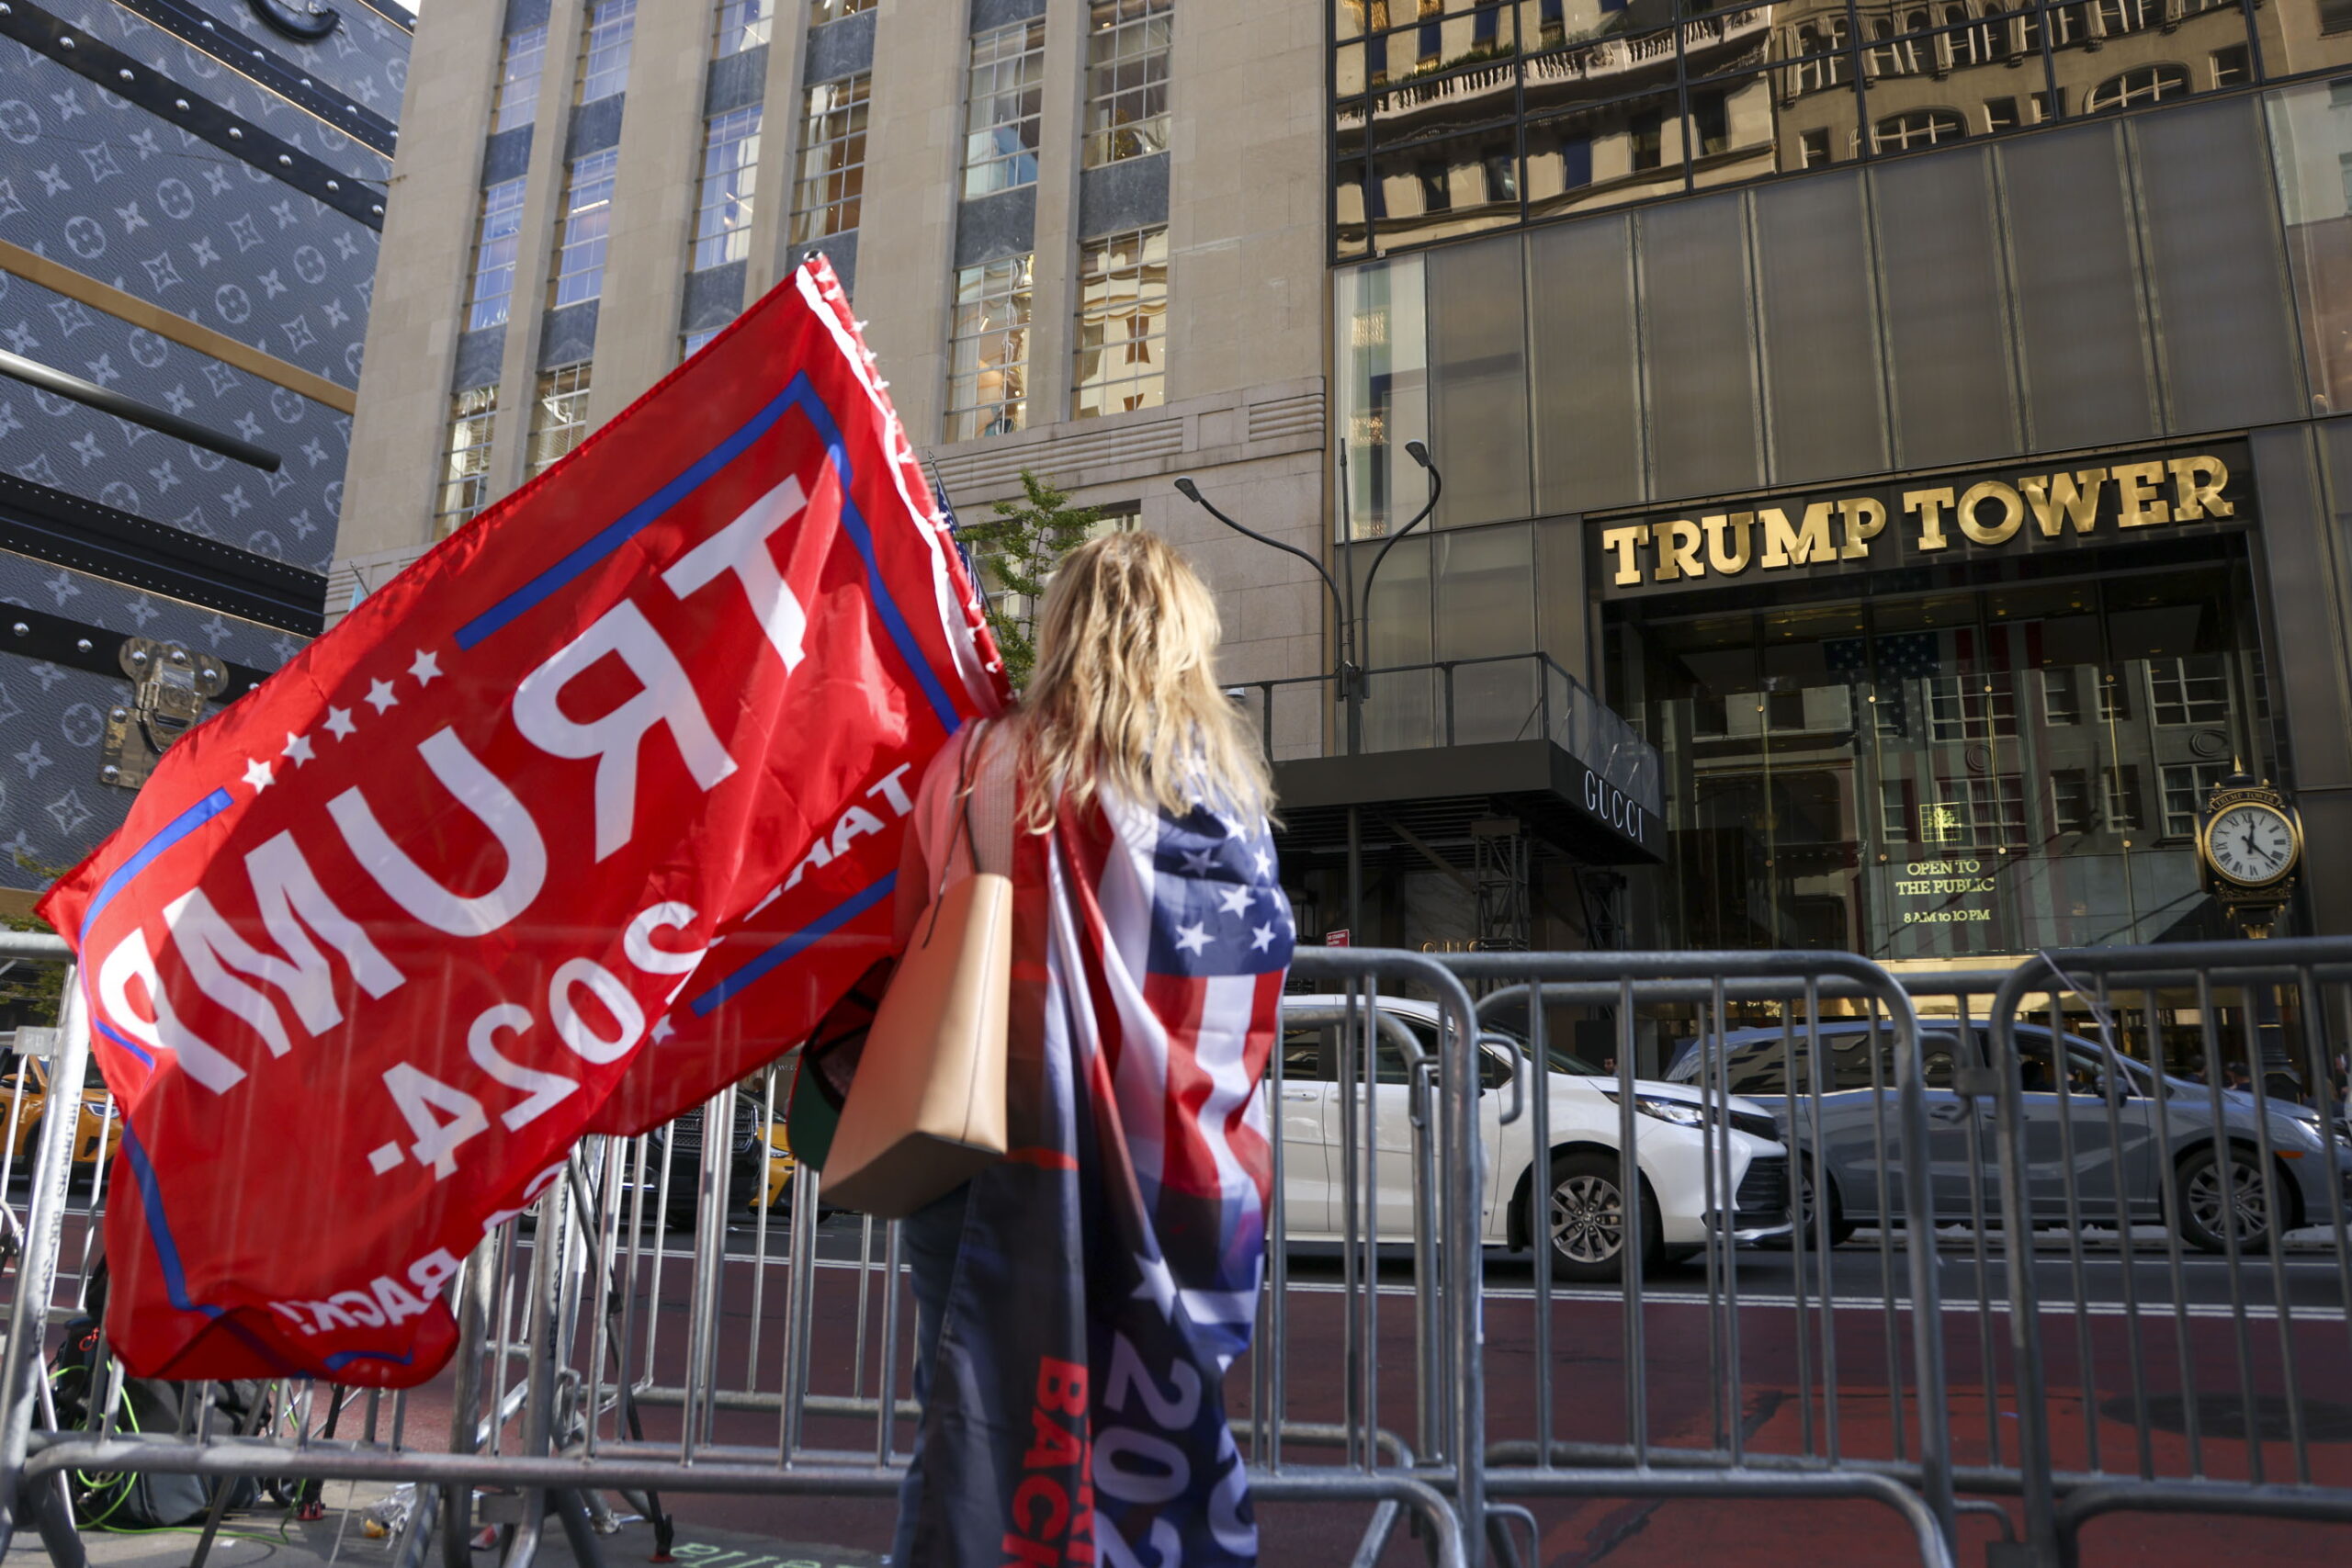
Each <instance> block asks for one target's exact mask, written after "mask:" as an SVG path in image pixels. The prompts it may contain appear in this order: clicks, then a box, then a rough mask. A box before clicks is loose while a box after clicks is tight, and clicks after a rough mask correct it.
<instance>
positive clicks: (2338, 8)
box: [2319, 0, 2352, 38]
mask: <svg viewBox="0 0 2352 1568" xmlns="http://www.w3.org/2000/svg"><path fill="white" fill-rule="evenodd" d="M2319 31H2320V36H2321V37H2322V38H2332V37H2334V36H2335V34H2337V33H2352V0H2319Z"/></svg>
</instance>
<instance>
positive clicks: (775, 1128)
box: [752, 1116, 798, 1209]
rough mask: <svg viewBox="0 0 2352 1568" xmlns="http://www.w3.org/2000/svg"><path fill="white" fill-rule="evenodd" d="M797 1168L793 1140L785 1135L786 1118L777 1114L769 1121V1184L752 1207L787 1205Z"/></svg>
mask: <svg viewBox="0 0 2352 1568" xmlns="http://www.w3.org/2000/svg"><path fill="white" fill-rule="evenodd" d="M797 1168H798V1162H797V1161H796V1160H794V1159H793V1157H792V1140H791V1139H790V1138H788V1137H786V1135H785V1131H784V1118H783V1117H782V1116H776V1117H775V1118H773V1119H772V1120H771V1121H770V1122H768V1179H767V1186H766V1188H765V1189H764V1190H763V1191H761V1192H760V1193H759V1194H758V1195H757V1196H756V1197H754V1198H753V1199H752V1208H754V1209H781V1208H783V1207H785V1206H786V1201H788V1199H789V1197H790V1194H791V1191H792V1173H793V1171H794V1170H796V1169H797Z"/></svg>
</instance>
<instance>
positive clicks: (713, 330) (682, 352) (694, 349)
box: [678, 327, 727, 360]
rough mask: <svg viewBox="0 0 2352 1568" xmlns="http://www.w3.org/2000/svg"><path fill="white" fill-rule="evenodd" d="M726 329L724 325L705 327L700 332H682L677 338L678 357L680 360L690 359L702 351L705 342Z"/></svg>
mask: <svg viewBox="0 0 2352 1568" xmlns="http://www.w3.org/2000/svg"><path fill="white" fill-rule="evenodd" d="M726 330H727V329H726V328H724V327H705V328H703V329H702V330H701V331H700V332H691V333H684V334H682V335H681V336H680V337H679V339H678V357H679V358H680V359H681V360H685V359H692V358H693V357H694V356H695V355H697V354H700V353H701V352H702V350H703V345H704V344H707V343H708V342H709V341H710V340H711V339H713V338H715V337H717V336H718V334H719V333H722V332H725V331H726Z"/></svg>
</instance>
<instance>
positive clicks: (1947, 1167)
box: [1666, 1019, 2352, 1252]
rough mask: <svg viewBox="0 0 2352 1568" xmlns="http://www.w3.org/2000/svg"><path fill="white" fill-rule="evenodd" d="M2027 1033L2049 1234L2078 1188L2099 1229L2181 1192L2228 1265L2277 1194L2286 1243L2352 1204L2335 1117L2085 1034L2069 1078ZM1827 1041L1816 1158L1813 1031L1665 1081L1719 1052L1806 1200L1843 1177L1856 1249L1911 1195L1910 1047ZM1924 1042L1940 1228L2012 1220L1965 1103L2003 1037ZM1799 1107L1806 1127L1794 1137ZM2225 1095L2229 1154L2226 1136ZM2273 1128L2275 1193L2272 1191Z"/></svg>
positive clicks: (1689, 1055)
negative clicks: (1898, 1057) (1899, 1063)
mask: <svg viewBox="0 0 2352 1568" xmlns="http://www.w3.org/2000/svg"><path fill="white" fill-rule="evenodd" d="M2017 1034H2018V1052H2019V1055H2020V1057H2021V1061H2020V1064H2019V1066H2020V1074H2021V1081H2022V1087H2023V1097H2022V1105H2023V1110H2024V1134H2025V1156H2026V1188H2027V1192H2026V1197H2027V1201H2028V1203H2029V1205H2030V1207H2029V1213H2030V1214H2031V1216H2032V1218H2033V1220H2034V1221H2035V1223H2037V1224H2064V1223H2065V1222H2066V1221H2067V1219H2068V1209H2067V1197H2068V1194H2067V1190H2068V1188H2069V1186H2070V1185H2071V1186H2072V1188H2073V1192H2074V1212H2075V1217H2077V1218H2078V1219H2079V1220H2080V1221H2081V1222H2082V1223H2084V1224H2099V1225H2111V1224H2114V1223H2115V1218H2116V1206H2117V1200H2118V1197H2119V1195H2120V1198H2121V1200H2122V1201H2123V1204H2124V1212H2125V1213H2127V1214H2128V1215H2129V1216H2130V1217H2131V1221H2132V1222H2133V1223H2135V1224H2164V1223H2165V1218H2166V1207H2167V1195H2168V1194H2169V1198H2170V1206H2171V1209H2172V1212H2173V1213H2176V1214H2177V1216H2178V1221H2179V1230H2180V1236H2181V1239H2182V1240H2183V1241H2185V1242H2187V1243H2188V1244H2189V1245H2190V1246H2193V1247H2200V1248H2203V1249H2204V1250H2206V1251H2209V1252H2222V1251H2225V1250H2226V1249H2227V1246H2228V1243H2227V1242H2226V1241H2225V1239H2224V1237H2223V1235H2222V1226H2223V1224H2224V1222H2223V1218H2222V1216H2223V1214H2224V1213H2229V1212H2232V1211H2234V1213H2235V1214H2236V1216H2237V1227H2236V1228H2237V1245H2238V1247H2240V1248H2241V1249H2253V1248H2256V1247H2264V1246H2266V1245H2267V1241H2268V1237H2269V1230H2270V1225H2271V1223H2272V1215H2271V1212H2270V1211H2271V1198H2272V1193H2273V1192H2274V1191H2275V1192H2276V1193H2277V1194H2278V1197H2279V1198H2280V1199H2281V1200H2282V1201H2283V1202H2284V1204H2285V1207H2286V1209H2287V1213H2286V1214H2285V1215H2284V1216H2283V1228H2284V1229H2285V1230H2294V1229H2296V1228H2298V1227H2300V1226H2302V1225H2307V1224H2324V1223H2326V1221H2327V1219H2328V1217H2329V1215H2330V1213H2332V1210H2331V1206H2330V1202H2329V1198H2328V1189H2329V1187H2330V1186H2331V1185H2332V1186H2334V1188H2335V1190H2336V1192H2337V1193H2338V1194H2339V1195H2341V1198H2342V1200H2343V1201H2345V1202H2346V1205H2347V1206H2352V1127H2347V1126H2346V1122H2345V1121H2344V1119H2343V1118H2342V1117H2341V1116H2336V1117H2335V1118H2333V1120H2328V1119H2324V1117H2323V1114H2322V1112H2320V1111H2314V1110H2312V1109H2311V1108H2310V1107H2307V1106H2302V1105H2298V1104H2296V1103H2294V1102H2292V1101H2291V1100H2283V1099H2279V1098H2277V1097H2273V1098H2271V1099H2270V1100H2268V1101H2267V1104H2266V1105H2265V1106H2264V1107H2263V1108H2262V1110H2260V1111H2257V1110H2256V1105H2255V1102H2254V1100H2253V1098H2252V1097H2251V1096H2249V1095H2245V1094H2243V1093H2240V1092H2237V1091H2235V1090H2230V1089H2223V1090H2221V1091H2219V1093H2218V1097H2217V1094H2216V1091H2215V1090H2213V1089H2209V1088H2207V1087H2206V1086H2205V1085H2203V1084H2198V1083H2191V1082H2189V1081H2188V1080H2187V1079H2184V1078H2177V1077H2169V1076H2166V1075H2163V1074H2159V1073H2155V1072H2154V1071H2152V1070H2150V1069H2149V1068H2148V1067H2147V1066H2145V1065H2143V1064H2142V1063H2140V1062H2137V1061H2134V1060H2132V1059H2131V1058H2130V1057H2127V1056H2124V1055H2120V1054H2118V1053H2116V1052H2113V1051H2110V1050H2109V1049H2107V1048H2105V1047H2103V1046H2100V1045H2098V1044H2097V1043H2094V1042H2091V1041H2088V1040H2084V1039H2082V1038H2080V1037H2078V1036H2075V1035H2072V1034H2069V1035H2064V1036H2057V1037H2055V1038H2056V1040H2057V1042H2058V1043H2059V1044H2060V1045H2061V1046H2062V1048H2063V1052H2064V1059H2063V1066H2061V1065H2059V1064H2058V1063H2056V1062H2054V1061H2053V1059H2052V1040H2053V1036H2052V1032H2051V1031H2050V1030H2048V1029H2046V1028H2040V1027H2035V1026H2032V1025H2027V1024H2019V1025H2018V1031H2017ZM1820 1035H1821V1042H1822V1046H1823V1054H1824V1056H1825V1058H1826V1060H1825V1061H1824V1062H1823V1064H1822V1070H1821V1072H1820V1074H1819V1080H1820V1089H1821V1115H1820V1134H1819V1143H1820V1146H1819V1149H1818V1151H1817V1152H1816V1150H1815V1134H1814V1130H1813V1113H1812V1111H1811V1109H1810V1105H1809V1099H1810V1095H1811V1091H1812V1089H1813V1087H1814V1082H1815V1073H1814V1070H1813V1067H1812V1066H1811V1064H1810V1062H1809V1060H1808V1056H1809V1041H1808V1039H1807V1033H1806V1031H1805V1030H1804V1029H1803V1028H1797V1029H1793V1030H1792V1031H1790V1032H1789V1033H1788V1035H1787V1036H1785V1037H1784V1036H1783V1034H1782V1032H1781V1030H1780V1029H1779V1028H1778V1027H1773V1028H1765V1029H1747V1030H1737V1031H1735V1032H1732V1033H1730V1034H1727V1035H1723V1036H1711V1037H1708V1038H1706V1039H1704V1040H1693V1041H1690V1042H1688V1043H1685V1044H1684V1046H1683V1047H1682V1049H1681V1050H1680V1051H1679V1053H1678V1054H1677V1055H1676V1056H1675V1059H1674V1061H1673V1064H1672V1065H1671V1066H1669V1067H1668V1071H1667V1075H1666V1076H1667V1078H1668V1081H1669V1082H1679V1083H1689V1084H1694V1085H1695V1084H1697V1083H1698V1082H1699V1080H1700V1068H1701V1065H1702V1061H1704V1060H1705V1057H1706V1054H1707V1053H1708V1052H1710V1051H1712V1052H1714V1053H1717V1054H1718V1055H1717V1056H1716V1063H1717V1065H1718V1066H1719V1068H1720V1070H1722V1071H1724V1072H1727V1074H1728V1081H1727V1083H1726V1082H1724V1080H1723V1079H1721V1078H1718V1077H1717V1072H1716V1071H1714V1070H1711V1071H1710V1072H1709V1073H1708V1075H1707V1076H1708V1077H1709V1078H1710V1079H1712V1080H1714V1081H1711V1082H1710V1083H1709V1084H1708V1085H1707V1088H1708V1089H1710V1090H1714V1089H1718V1088H1723V1087H1727V1088H1728V1089H1730V1091H1731V1092H1732V1093H1734V1094H1736V1095H1743V1096H1746V1097H1747V1098H1748V1099H1750V1100H1758V1101H1759V1102H1761V1103H1763V1104H1765V1105H1767V1106H1769V1107H1770V1108H1771V1110H1772V1113H1773V1115H1774V1116H1775V1117H1776V1118H1777V1119H1778V1120H1779V1122H1780V1124H1781V1127H1782V1128H1783V1129H1784V1137H1786V1139H1787V1141H1788V1142H1789V1144H1790V1145H1791V1146H1792V1148H1795V1149H1796V1150H1797V1151H1798V1153H1799V1156H1800V1176H1799V1182H1798V1187H1799V1194H1800V1201H1801V1202H1802V1201H1805V1200H1806V1199H1807V1198H1809V1195H1810V1192H1811V1190H1812V1188H1813V1185H1814V1177H1815V1171H1816V1170H1818V1171H1820V1172H1822V1173H1824V1174H1826V1186H1827V1189H1828V1191H1827V1198H1826V1201H1827V1205H1828V1218H1829V1223H1830V1235H1831V1239H1832V1240H1833V1241H1843V1240H1845V1239H1846V1238H1847V1237H1848V1236H1850V1235H1852V1234H1853V1231H1854V1228H1855V1227H1856V1225H1858V1224H1875V1223H1877V1222H1878V1220H1879V1218H1880V1212H1879V1201H1880V1198H1879V1194H1880V1190H1881V1188H1882V1185H1883V1187H1884V1189H1885V1190H1886V1191H1887V1193H1888V1194H1889V1196H1890V1198H1894V1197H1895V1195H1896V1194H1898V1193H1899V1187H1898V1185H1897V1184H1896V1182H1895V1181H1894V1172H1895V1171H1896V1170H1897V1169H1898V1168H1900V1166H1901V1162H1902V1160H1903V1158H1904V1155H1905V1150H1904V1146H1903V1132H1902V1127H1901V1125H1900V1118H1899V1117H1898V1116H1897V1115H1896V1111H1895V1096H1894V1065H1893V1039H1894V1037H1893V1033H1892V1032H1891V1031H1890V1030H1888V1029H1886V1028H1885V1027H1883V1026H1882V1027H1881V1028H1880V1029H1879V1030H1878V1031H1877V1032H1876V1033H1875V1034H1873V1032H1872V1031H1871V1028H1870V1026H1869V1024H1868V1023H1867V1022H1865V1021H1860V1020H1850V1021H1849V1020H1842V1019H1841V1020H1836V1021H1824V1022H1823V1023H1822V1025H1821V1029H1820ZM1920 1045H1921V1059H1922V1061H1923V1062H1924V1064H1925V1066H1926V1068H1927V1073H1926V1083H1927V1089H1926V1092H1927V1098H1928V1148H1927V1159H1928V1171H1929V1173H1930V1179H1929V1188H1930V1190H1931V1191H1932V1192H1933V1194H1934V1201H1935V1210H1936V1215H1935V1217H1936V1220H1937V1222H1938V1223H1939V1224H1953V1223H1962V1224H1965V1223H1968V1222H1970V1221H1972V1220H1973V1219H1974V1218H1975V1217H1976V1214H1977V1208H1976V1205H1977V1204H1980V1203H1981V1205H1982V1209H1983V1213H1984V1217H1985V1218H1986V1219H1993V1218H1997V1214H1998V1204H1999V1193H2000V1176H1999V1172H1998V1169H1997V1168H1996V1163H1995V1162H1996V1152H1995V1139H1994V1131H1993V1121H1994V1112H1993V1101H1992V1100H1991V1099H1990V1098H1989V1097H1985V1098H1979V1099H1976V1100H1970V1099H1969V1098H1967V1097H1965V1096H1962V1095H1961V1094H1960V1093H1958V1092H1957V1091H1956V1090H1955V1089H1954V1088H1953V1081H1954V1080H1953V1075H1954V1070H1955V1068H1957V1067H1962V1066H1980V1065H1982V1064H1983V1063H1984V1062H1985V1060H1986V1059H1987V1054H1988V1050H1989V1045H1990V1038H1989V1031H1988V1030H1986V1029H1985V1027H1984V1026H1983V1025H1981V1024H1980V1025H1974V1026H1971V1027H1966V1028H1962V1026H1960V1025H1958V1024H1954V1023H1951V1022H1942V1023H1940V1024H1939V1022H1938V1021H1935V1020H1932V1019H1931V1020H1928V1021H1924V1022H1923V1024H1922V1027H1921V1032H1920ZM2061 1073H2063V1074H2064V1092H2063V1093H2062V1092H2061V1085H2060V1081H2059V1075H2060V1074H2061ZM1792 1087H1793V1089H1794V1090H1795V1094H1794V1096H1793V1097H1792V1094H1791V1089H1792ZM1792 1098H1793V1099H1794V1100H1795V1101H1796V1106H1797V1110H1798V1111H1799V1114H1798V1115H1797V1116H1796V1117H1795V1119H1794V1120H1795V1126H1794V1128H1793V1136H1789V1135H1788V1131H1787V1130H1789V1129H1790V1127H1791V1116H1790V1104H1791V1100H1792ZM2159 1098H2161V1100H2162V1103H2161V1104H2159V1103H2158V1101H2159ZM2217 1098H2218V1100H2219V1104H2220V1126H2221V1132H2222V1136H2221V1138H2220V1140H2219V1142H2220V1143H2221V1144H2222V1145H2223V1148H2222V1149H2221V1150H2217V1149H2216V1147H2215V1145H2216V1139H2215V1137H2214V1127H2215V1119H2214V1107H2215V1102H2216V1099H2217ZM2265 1116H2267V1121H2268V1126H2267V1134H2268V1142H2269V1147H2270V1155H2271V1161H2272V1167H2273V1172H2274V1174H2275V1175H2276V1177H2277V1181H2276V1183H2275V1185H2274V1184H2269V1183H2265V1182H2264V1181H2263V1180H2262V1179H2261V1154H2260V1150H2261V1146H2262V1137H2261V1133H2262V1131H2263V1128H2262V1125H2261V1124H2262V1121H2263V1118H2264V1117H2265ZM2070 1151H2071V1161H2070V1159H2069V1154H2070ZM2225 1166H2226V1171H2225V1170H2224V1167H2225ZM1882 1176H1884V1178H1885V1179H1884V1181H1883V1182H1882ZM1972 1187H1973V1188H1974V1199H1975V1201H1974V1202H1972ZM1807 1212H1808V1213H1809V1212H1810V1209H1809V1208H1808V1210H1807Z"/></svg>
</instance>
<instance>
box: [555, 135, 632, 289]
mask: <svg viewBox="0 0 2352 1568" xmlns="http://www.w3.org/2000/svg"><path fill="white" fill-rule="evenodd" d="M619 162H620V149H618V148H608V149H606V150H605V151H604V152H591V153H589V154H588V155H587V156H586V157H584V158H575V159H573V160H572V162H571V182H570V188H569V190H568V191H567V193H566V195H565V197H564V203H563V234H562V237H561V239H560V242H559V246H558V249H557V251H556V258H555V288H554V290H553V292H552V294H551V295H550V297H549V299H548V304H550V305H551V306H554V307H555V308H557V309H559V310H560V309H561V308H562V307H563V306H566V305H577V304H579V303H581V302H582V300H587V299H595V298H596V296H598V295H599V294H602V293H603V292H604V291H605V238H606V236H607V232H608V231H609V230H610V228H611V226H612V219H613V169H614V166H615V165H616V164H618V163H619Z"/></svg>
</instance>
